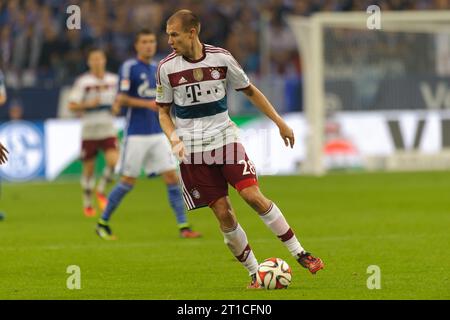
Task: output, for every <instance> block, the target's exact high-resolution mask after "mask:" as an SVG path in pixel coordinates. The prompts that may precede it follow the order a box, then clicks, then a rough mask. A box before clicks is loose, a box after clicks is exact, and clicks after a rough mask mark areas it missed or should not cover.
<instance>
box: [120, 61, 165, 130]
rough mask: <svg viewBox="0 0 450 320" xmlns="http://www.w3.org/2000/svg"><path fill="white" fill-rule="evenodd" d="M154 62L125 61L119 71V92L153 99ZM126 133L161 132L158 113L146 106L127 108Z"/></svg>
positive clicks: (154, 83) (154, 82)
mask: <svg viewBox="0 0 450 320" xmlns="http://www.w3.org/2000/svg"><path fill="white" fill-rule="evenodd" d="M156 70H157V66H156V65H155V64H147V63H145V62H142V61H140V60H138V59H130V60H127V61H125V62H124V63H123V64H122V66H121V67H120V71H119V92H121V93H124V94H127V95H128V96H130V97H132V98H140V99H149V100H154V99H155V98H156V76H155V75H156ZM126 119H127V127H126V134H127V135H137V134H139V135H148V134H156V133H161V132H162V129H161V126H160V124H159V118H158V113H157V112H155V111H153V110H150V109H147V108H128V110H127V113H126Z"/></svg>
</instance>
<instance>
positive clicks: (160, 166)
mask: <svg viewBox="0 0 450 320" xmlns="http://www.w3.org/2000/svg"><path fill="white" fill-rule="evenodd" d="M134 48H135V50H136V52H137V57H136V58H135V59H130V60H127V61H126V62H125V63H124V64H123V65H122V66H121V68H120V72H119V76H120V79H119V93H118V94H117V97H116V102H117V103H116V104H115V108H119V107H120V106H125V107H127V108H128V109H127V114H126V119H127V126H126V132H125V137H124V147H123V149H122V153H121V159H120V168H119V172H120V175H121V178H120V182H118V183H117V184H116V186H115V187H114V189H113V190H112V191H111V193H110V194H109V197H108V205H107V207H106V209H105V210H104V212H103V215H102V217H101V219H99V221H98V223H97V228H96V231H97V234H98V235H99V236H100V237H101V238H103V239H107V240H113V239H115V238H116V237H115V236H114V234H113V233H112V230H111V227H110V226H109V220H110V218H111V215H112V214H113V212H114V211H115V210H116V208H117V207H118V205H119V204H120V202H121V201H122V199H123V198H124V197H125V195H126V194H127V193H128V192H130V191H131V190H132V189H133V186H134V185H135V183H136V179H137V178H138V177H139V175H140V173H141V170H142V169H144V171H145V173H146V174H147V175H148V176H151V175H154V174H161V176H162V178H163V180H164V182H165V184H166V186H167V195H168V198H169V202H170V205H171V207H172V210H173V212H174V214H175V216H176V220H177V224H178V228H179V232H180V237H182V238H198V237H200V236H201V235H200V233H198V232H196V231H193V230H192V229H191V228H190V226H189V223H188V221H187V218H186V212H185V208H184V202H183V199H182V194H181V187H180V185H179V180H178V175H177V173H176V169H177V163H176V159H175V157H174V156H173V154H172V152H171V148H170V144H169V142H168V141H167V138H166V137H165V135H164V133H163V132H162V130H161V126H160V125H159V120H158V112H157V111H158V108H157V106H156V103H155V96H156V77H155V74H156V65H155V64H153V63H152V59H153V57H154V55H155V53H156V35H155V34H154V33H152V32H150V31H149V30H141V31H140V32H138V33H137V34H136V37H135V39H134Z"/></svg>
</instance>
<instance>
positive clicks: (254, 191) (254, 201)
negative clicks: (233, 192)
mask: <svg viewBox="0 0 450 320" xmlns="http://www.w3.org/2000/svg"><path fill="white" fill-rule="evenodd" d="M239 194H240V195H241V197H242V198H243V199H244V200H245V202H247V203H248V204H249V205H250V206H251V207H252V208H253V209H255V210H256V211H257V212H258V213H264V212H266V211H267V209H268V208H269V207H270V200H269V199H267V198H266V197H265V196H264V195H263V194H262V193H261V192H260V191H259V189H258V188H257V187H249V188H245V189H243V190H241V191H240V193H239Z"/></svg>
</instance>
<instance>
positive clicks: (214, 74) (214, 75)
mask: <svg viewBox="0 0 450 320" xmlns="http://www.w3.org/2000/svg"><path fill="white" fill-rule="evenodd" d="M211 77H212V78H213V79H214V80H217V79H219V78H220V72H219V71H218V70H216V69H214V70H213V71H211Z"/></svg>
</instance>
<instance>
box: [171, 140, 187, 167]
mask: <svg viewBox="0 0 450 320" xmlns="http://www.w3.org/2000/svg"><path fill="white" fill-rule="evenodd" d="M171 144H172V153H173V154H174V155H175V157H177V159H178V161H180V162H187V160H188V159H187V151H186V147H185V145H184V143H183V141H181V140H176V141H172V142H171Z"/></svg>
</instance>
